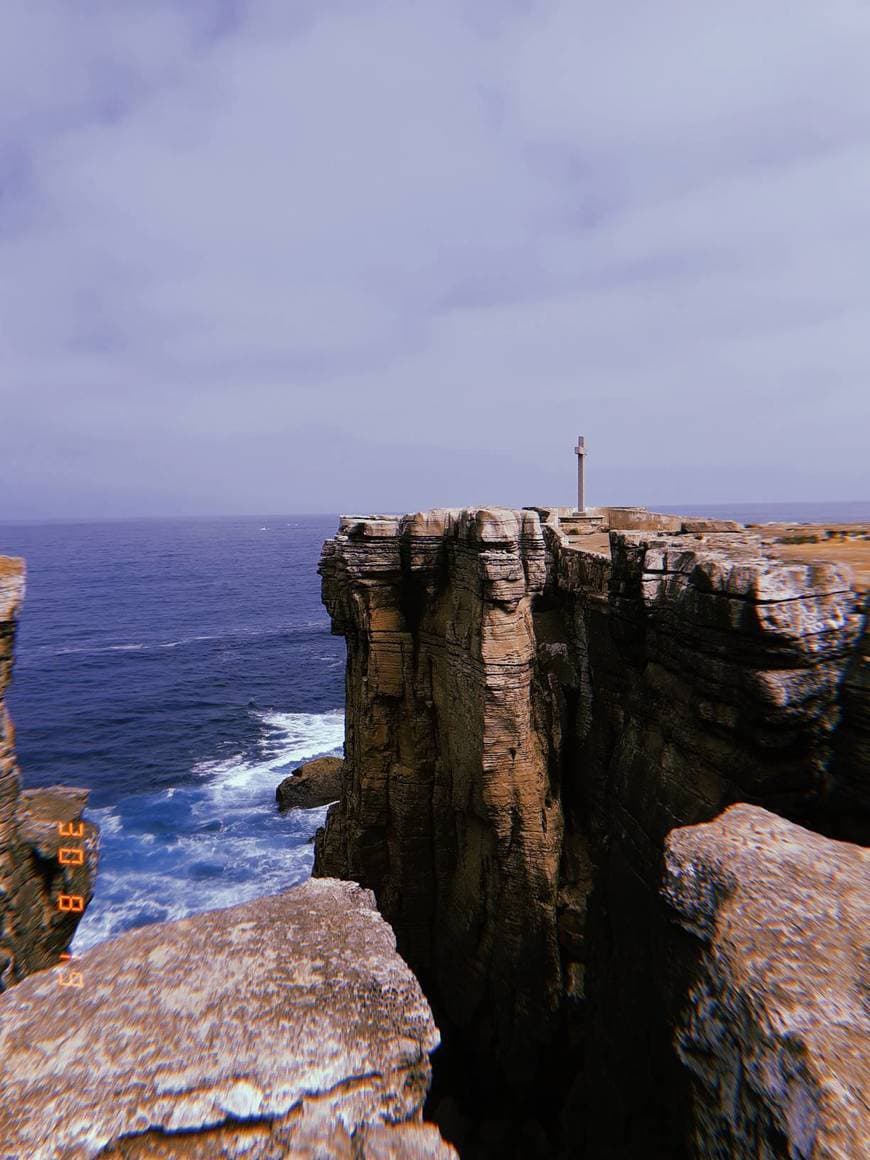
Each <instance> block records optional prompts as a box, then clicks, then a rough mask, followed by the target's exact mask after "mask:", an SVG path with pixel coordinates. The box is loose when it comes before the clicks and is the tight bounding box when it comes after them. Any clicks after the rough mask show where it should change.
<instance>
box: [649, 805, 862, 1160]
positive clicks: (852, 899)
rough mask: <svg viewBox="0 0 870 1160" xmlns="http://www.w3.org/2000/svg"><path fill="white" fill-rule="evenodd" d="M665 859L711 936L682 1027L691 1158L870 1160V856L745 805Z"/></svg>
mask: <svg viewBox="0 0 870 1160" xmlns="http://www.w3.org/2000/svg"><path fill="white" fill-rule="evenodd" d="M665 864H666V875H665V884H664V892H665V896H666V897H667V899H668V900H669V902H670V903H671V905H672V906H673V907H674V908H675V910H676V913H677V914H678V916H679V920H680V922H681V923H682V925H683V926H684V927H685V929H686V930H688V931H690V932H691V933H692V934H693V935H695V936H697V937H698V938H699V939H700V940H701V941H702V942H703V944H704V953H703V956H702V958H701V961H700V965H699V969H698V977H697V978H696V979H695V981H694V982H693V984H692V987H691V989H690V992H689V995H688V998H687V1002H686V1005H685V1007H684V1009H683V1010H682V1011H681V1013H680V1022H679V1025H678V1030H677V1043H678V1050H679V1055H680V1058H681V1059H682V1061H683V1062H684V1064H685V1065H686V1067H687V1068H688V1069H689V1071H690V1073H691V1075H692V1079H693V1101H692V1105H693V1116H694V1130H693V1136H692V1148H693V1154H694V1155H695V1156H698V1157H706V1156H716V1157H721V1158H723V1160H724V1158H726V1157H733V1158H734V1160H742V1158H743V1157H747V1156H753V1157H762V1158H768V1157H770V1158H771V1160H772V1158H773V1157H780V1156H782V1157H784V1156H789V1157H794V1158H795V1160H810V1158H812V1160H856V1158H857V1157H860V1156H867V1155H870V1002H868V1000H870V957H868V956H870V853H868V851H867V850H865V849H861V848H860V847H858V846H855V845H850V844H848V843H845V842H832V841H830V840H828V839H826V838H822V837H820V836H819V835H818V834H814V833H811V832H809V831H808V830H805V829H803V828H801V827H800V826H796V825H792V824H791V823H790V822H787V821H784V820H783V819H782V818H778V817H774V816H773V815H772V814H769V813H767V812H766V811H765V810H762V809H758V808H757V807H754V806H749V805H735V806H732V807H731V808H730V809H728V810H726V811H725V813H724V814H722V815H721V817H719V818H717V819H716V821H714V822H710V823H707V824H705V825H699V826H692V827H689V828H686V829H678V830H674V831H673V832H672V833H671V835H670V836H669V838H668V840H667V845H666V863H665Z"/></svg>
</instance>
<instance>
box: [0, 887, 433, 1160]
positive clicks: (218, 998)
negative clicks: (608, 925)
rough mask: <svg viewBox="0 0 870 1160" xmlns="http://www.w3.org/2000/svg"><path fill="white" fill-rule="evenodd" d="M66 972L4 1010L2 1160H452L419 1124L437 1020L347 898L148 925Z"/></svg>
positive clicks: (313, 897) (368, 916) (350, 890)
mask: <svg viewBox="0 0 870 1160" xmlns="http://www.w3.org/2000/svg"><path fill="white" fill-rule="evenodd" d="M74 967H75V970H74V971H72V970H61V969H58V970H52V971H45V972H42V973H40V974H39V975H35V976H33V977H31V978H29V979H27V980H25V981H24V982H23V983H21V984H19V985H18V986H17V987H15V988H14V989H13V990H12V991H10V992H9V994H7V995H4V996H3V997H2V998H0V1153H2V1155H3V1156H9V1157H13V1156H15V1157H24V1156H28V1157H33V1158H34V1160H48V1158H49V1157H53V1156H69V1157H79V1158H85V1157H92V1156H101V1157H103V1156H111V1157H125V1158H133V1157H142V1158H143V1160H144V1158H145V1157H148V1158H149V1160H150V1158H153V1157H173V1158H178V1157H202V1158H203V1160H205V1158H206V1157H208V1158H209V1160H210V1158H211V1157H214V1156H217V1155H220V1156H223V1157H227V1158H229V1157H235V1156H239V1157H241V1156H245V1157H250V1156H256V1157H260V1158H266V1157H275V1158H277V1157H285V1156H294V1157H299V1158H300V1160H301V1158H303V1157H315V1156H317V1157H331V1158H336V1160H340V1158H343V1157H347V1160H361V1158H364V1157H368V1158H369V1160H382V1158H383V1160H386V1158H387V1157H400V1156H401V1157H409V1158H412V1160H413V1158H415V1157H419V1158H421V1160H424V1158H426V1160H448V1158H449V1157H451V1156H455V1152H454V1151H453V1150H452V1148H450V1147H449V1146H447V1145H446V1144H445V1143H444V1142H443V1141H442V1140H441V1138H440V1136H439V1134H438V1132H437V1130H436V1129H435V1128H434V1127H432V1126H431V1125H427V1124H424V1123H423V1121H422V1112H421V1109H422V1105H423V1101H424V1099H425V1096H426V1092H427V1090H428V1086H429V1078H430V1062H429V1054H430V1053H431V1052H432V1051H433V1050H434V1049H435V1047H436V1046H437V1044H438V1032H437V1030H436V1027H435V1024H434V1023H433V1020H432V1015H431V1012H430V1010H429V1007H428V1004H427V1003H426V1000H425V999H424V997H423V994H422V992H421V990H420V987H419V984H418V983H417V981H416V979H415V978H414V976H413V975H412V974H411V972H410V971H409V969H408V968H407V966H406V965H405V963H404V962H403V961H402V960H401V959H400V958H399V956H398V955H397V954H396V950H395V939H394V937H393V935H392V932H391V931H390V929H389V927H388V926H387V925H386V923H385V922H384V921H383V919H382V918H381V917H380V916H379V914H378V913H377V911H376V909H375V907H374V899H373V897H372V896H371V894H370V893H369V892H368V891H366V890H362V889H360V888H359V887H358V886H355V885H353V884H351V883H347V882H334V881H328V880H325V881H317V882H309V883H306V884H305V885H303V886H300V887H297V888H296V889H295V890H291V891H289V892H287V893H286V894H281V895H276V896H273V897H268V898H260V899H257V900H256V901H254V902H250V903H245V904H244V905H241V906H235V907H231V908H229V909H226V910H219V911H211V912H207V913H205V914H200V915H197V916H195V917H193V918H188V919H183V920H181V921H179V922H173V923H166V924H160V925H155V926H148V927H144V928H142V929H139V930H136V931H133V932H132V933H129V934H126V935H123V936H121V937H120V938H118V939H115V940H113V941H110V942H106V943H102V944H100V945H99V946H97V947H95V948H94V949H92V950H90V951H88V952H87V953H86V954H84V955H83V956H82V957H81V959H79V960H76V962H75V964H74ZM64 980H65V981H64Z"/></svg>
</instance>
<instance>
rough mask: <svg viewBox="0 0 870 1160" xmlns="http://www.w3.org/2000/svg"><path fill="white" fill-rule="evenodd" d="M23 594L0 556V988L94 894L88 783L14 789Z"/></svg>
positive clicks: (26, 968) (57, 940)
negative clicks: (8, 699)
mask: <svg viewBox="0 0 870 1160" xmlns="http://www.w3.org/2000/svg"><path fill="white" fill-rule="evenodd" d="M23 596H24V565H23V562H22V561H21V560H15V559H10V558H9V557H6V556H0V991H3V990H4V989H5V988H7V987H9V986H10V985H11V984H12V983H15V982H17V981H18V980H20V979H23V978H24V977H25V976H26V975H29V974H30V973H31V972H33V971H37V970H40V969H42V968H44V967H48V966H51V965H52V964H53V963H56V962H57V961H58V958H59V956H60V955H61V953H63V952H64V951H65V950H66V948H67V947H68V946H69V943H70V941H71V939H72V937H73V934H74V933H75V929H76V926H77V925H78V923H79V921H80V919H81V916H82V913H83V910H84V908H85V907H86V906H87V904H88V902H89V901H90V899H91V896H92V893H93V885H94V879H95V876H96V867H97V852H98V833H97V828H96V827H95V826H94V825H92V824H91V823H90V822H85V821H83V819H82V810H83V809H84V806H85V803H86V802H87V797H88V793H87V790H83V789H73V788H66V787H60V786H55V787H52V788H50V789H40V790H24V791H22V789H21V778H20V774H19V771H18V766H17V763H16V760H15V731H14V728H13V725H12V719H11V718H10V716H9V712H8V710H7V708H6V703H5V693H6V689H7V687H8V685H9V681H10V678H11V675H12V662H13V647H14V642H15V627H16V618H17V615H18V611H19V608H20V605H21V601H22V599H23ZM61 850H68V851H72V852H71V853H64V854H61ZM61 858H64V859H69V860H70V861H68V862H67V863H66V864H64V865H62V864H61V862H60V859H61ZM61 907H69V909H61Z"/></svg>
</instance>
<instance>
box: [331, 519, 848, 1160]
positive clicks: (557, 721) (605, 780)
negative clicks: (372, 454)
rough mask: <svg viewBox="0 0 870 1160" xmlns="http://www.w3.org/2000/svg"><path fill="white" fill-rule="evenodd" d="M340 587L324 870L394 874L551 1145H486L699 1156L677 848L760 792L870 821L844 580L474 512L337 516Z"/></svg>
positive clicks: (727, 528)
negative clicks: (343, 649) (672, 841)
mask: <svg viewBox="0 0 870 1160" xmlns="http://www.w3.org/2000/svg"><path fill="white" fill-rule="evenodd" d="M608 529H609V531H608ZM321 574H322V577H323V598H324V602H325V604H326V606H327V608H328V609H329V612H330V614H331V616H332V621H333V628H334V630H335V631H336V632H339V633H342V634H343V635H344V636H345V637H346V640H347V681H346V688H347V705H346V712H347V718H346V720H347V725H346V766H345V774H344V789H343V794H342V799H341V801H340V802H339V804H338V805H336V806H334V807H333V808H332V810H331V811H330V814H329V817H328V820H327V825H326V827H325V830H324V831H322V832H321V834H320V835H319V837H318V841H317V846H316V860H315V873H317V874H331V875H336V876H340V877H348V878H351V879H354V880H357V881H359V882H362V883H363V884H364V885H366V886H369V887H371V888H372V889H373V890H374V891H375V893H376V895H377V898H378V902H379V905H380V907H381V909H382V911H383V913H384V914H385V916H386V917H387V918H388V920H389V921H390V922H391V923H392V925H393V926H394V929H395V930H396V933H397V937H398V939H399V947H400V950H401V951H402V953H403V954H404V955H405V956H406V957H407V958H408V961H409V963H410V964H411V965H412V967H413V968H414V970H415V971H416V972H417V973H418V974H419V976H420V978H421V980H422V981H423V984H424V987H425V989H426V993H427V995H429V997H430V999H431V1000H432V1002H433V1004H434V1006H435V1010H436V1014H437V1017H438V1020H439V1024H440V1025H441V1026H442V1028H443V1029H444V1030H445V1033H446V1036H447V1040H448V1043H449V1044H451V1045H453V1046H455V1047H456V1051H455V1053H454V1057H460V1058H461V1059H463V1060H473V1061H474V1062H473V1063H472V1065H471V1067H470V1068H469V1069H468V1072H467V1074H466V1075H465V1077H464V1079H463V1080H462V1081H461V1083H462V1084H464V1087H465V1089H466V1090H469V1091H472V1090H473V1091H475V1092H476V1093H477V1097H478V1098H482V1097H483V1096H485V1095H487V1093H488V1094H489V1096H491V1097H492V1098H493V1099H498V1098H500V1099H501V1105H502V1108H503V1109H504V1112H505V1115H506V1116H507V1117H508V1118H511V1117H514V1119H516V1117H519V1118H520V1119H523V1117H527V1118H528V1117H533V1118H535V1119H536V1120H537V1122H538V1123H543V1124H544V1125H545V1129H546V1131H547V1132H549V1133H551V1135H550V1138H549V1139H548V1140H547V1141H545V1142H543V1143H542V1144H541V1145H540V1146H539V1147H538V1148H537V1150H535V1149H533V1148H532V1147H531V1146H527V1145H525V1144H524V1145H522V1146H520V1145H519V1144H518V1143H517V1142H516V1140H515V1139H514V1140H513V1142H511V1136H512V1135H515V1133H513V1132H512V1129H507V1130H506V1134H505V1141H506V1142H504V1143H503V1144H502V1143H499V1144H498V1146H496V1147H494V1148H491V1149H490V1151H489V1154H491V1155H503V1156H508V1155H514V1154H516V1155H520V1154H522V1155H524V1157H527V1156H533V1155H540V1156H548V1157H552V1156H554V1155H557V1154H560V1153H559V1151H558V1149H559V1148H563V1149H564V1154H565V1155H571V1156H577V1155H583V1154H585V1155H588V1156H594V1157H595V1158H596V1160H604V1158H606V1157H611V1156H612V1157H625V1156H635V1155H644V1156H648V1157H656V1156H660V1157H668V1160H672V1158H673V1157H675V1156H679V1155H681V1154H682V1152H683V1150H684V1148H685V1146H686V1145H685V1122H684V1115H683V1109H682V1107H681V1106H680V1104H679V1100H677V1101H675V1100H674V1099H673V1093H674V1091H675V1090H676V1089H677V1088H678V1087H679V1085H680V1083H681V1080H680V1075H681V1074H682V1070H683V1069H682V1068H681V1065H680V1064H679V1061H678V1060H677V1059H676V1057H675V1056H674V1053H673V1048H672V1042H671V1040H672V1025H671V1022H670V1020H671V1015H672V1011H671V1005H670V1004H671V1001H672V999H673V996H674V993H675V988H677V989H678V983H677V981H676V980H675V974H674V969H673V962H672V960H674V961H676V959H680V962H681V963H682V961H683V960H682V959H681V958H680V956H681V954H682V950H680V952H679V954H678V953H677V952H676V951H675V950H674V948H673V947H672V945H671V942H672V939H673V929H672V924H670V923H669V921H668V918H667V913H666V908H665V906H664V904H663V903H662V901H661V899H660V898H659V894H658V888H659V882H660V874H661V861H662V856H663V848H664V841H665V838H666V836H667V834H668V833H669V831H670V830H672V829H673V828H674V827H675V826H682V825H687V824H694V823H698V822H706V821H709V820H710V819H711V818H713V817H715V816H716V815H717V814H718V813H719V812H720V811H721V810H722V809H724V808H725V807H727V806H728V805H730V804H732V803H733V802H735V801H741V800H747V801H753V802H756V803H759V804H761V805H764V806H766V807H768V808H770V809H772V810H775V811H776V812H778V813H781V814H784V815H787V816H789V817H791V818H793V819H796V820H799V821H801V822H803V823H805V824H808V825H811V826H813V827H816V828H819V829H825V830H827V831H828V832H830V833H837V832H838V829H837V827H838V825H840V824H842V822H843V820H844V819H846V818H849V819H850V825H851V826H852V831H851V833H850V834H849V835H848V836H849V837H859V836H860V835H862V834H863V835H865V836H866V834H867V817H868V814H867V796H866V784H867V771H866V766H865V767H864V768H862V767H861V762H862V753H863V752H864V741H863V738H864V733H863V732H862V730H863V729H864V726H865V723H866V720H867V719H868V712H867V692H868V688H867V684H866V683H865V682H863V681H862V679H861V677H860V675H856V657H857V655H858V649H859V644H858V642H859V640H860V639H861V636H862V632H863V626H864V624H865V623H866V612H865V609H864V605H863V603H862V596H861V594H860V593H859V592H858V591H857V588H856V585H855V582H854V577H853V575H852V573H851V572H850V570H849V568H848V567H845V566H841V565H840V564H838V563H837V562H836V561H831V560H824V561H816V560H809V561H800V560H790V559H782V558H779V557H777V555H776V554H775V552H773V551H772V550H769V549H768V546H767V545H766V544H765V542H764V540H763V537H762V536H761V535H760V534H756V533H752V532H748V531H746V530H745V529H740V528H739V526H736V525H733V524H727V523H726V524H723V523H721V522H711V521H698V520H690V519H685V518H682V517H673V516H668V517H657V516H656V515H655V513H645V512H642V511H640V510H639V509H600V510H599V509H595V510H590V511H587V512H586V513H585V514H584V515H583V516H577V515H576V514H571V513H565V512H561V511H559V510H558V509H535V510H523V511H509V510H505V509H468V510H445V511H433V512H423V513H415V514H413V515H409V516H404V517H402V518H396V517H392V518H390V517H383V516H380V517H377V518H371V519H367V518H365V517H346V518H343V519H342V521H341V524H340V527H339V532H338V534H337V536H336V537H335V538H334V539H333V540H331V541H329V542H327V544H326V545H325V546H324V550H323V556H322V559H321ZM835 807H836V808H835ZM686 937H688V936H686ZM683 965H684V966H685V969H686V970H687V971H688V970H689V967H690V966H691V963H690V962H689V960H688V959H687V960H686V962H685V963H684V964H683ZM681 969H682V968H681ZM460 1086H461V1085H460ZM490 1111H492V1113H493V1115H495V1116H497V1114H498V1109H497V1108H495V1107H493V1108H491V1109H490ZM499 1149H501V1151H499Z"/></svg>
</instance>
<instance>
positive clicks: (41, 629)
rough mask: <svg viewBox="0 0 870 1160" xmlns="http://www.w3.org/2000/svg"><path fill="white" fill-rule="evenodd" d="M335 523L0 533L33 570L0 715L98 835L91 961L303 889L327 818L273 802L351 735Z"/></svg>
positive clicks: (39, 781)
mask: <svg viewBox="0 0 870 1160" xmlns="http://www.w3.org/2000/svg"><path fill="white" fill-rule="evenodd" d="M336 524H337V520H336V518H335V517H323V516H321V517H307V518H306V517H299V516H282V517H280V518H278V517H270V518H247V519H212V520H204V519H201V520H173V521H151V520H141V521H130V522H124V523H91V524H85V523H82V524H70V523H68V524H41V525H28V526H25V525H5V526H2V527H0V553H4V554H12V555H21V556H24V557H25V558H26V560H27V569H28V577H27V596H26V599H25V602H24V609H23V615H22V617H21V622H20V626H19V635H18V641H17V647H16V665H15V674H14V682H13V686H12V690H11V693H10V697H9V704H10V708H11V711H12V715H13V718H14V720H15V723H16V727H17V745H18V754H19V758H20V763H21V767H22V770H23V774H24V781H25V784H26V785H29V786H38V785H51V784H56V783H62V784H66V785H82V786H87V787H88V788H89V789H90V790H91V798H90V806H89V810H88V813H89V815H90V816H91V817H92V818H93V819H94V820H95V821H97V822H98V823H99V824H100V827H101V829H102V849H101V864H100V870H99V874H98V879H97V890H96V895H95V898H94V901H93V902H92V904H91V906H90V907H89V908H88V911H87V913H86V915H85V918H84V920H83V921H82V923H81V925H80V927H79V932H78V934H77V936H76V942H75V950H77V951H81V950H84V949H86V948H87V947H88V946H91V945H92V944H93V943H95V942H98V941H100V940H101V939H103V938H106V937H108V936H110V935H114V934H118V933H120V932H121V931H123V930H126V929H129V928H131V927H134V926H139V925H142V924H143V923H145V922H153V921H158V920H163V919H168V918H178V917H182V916H183V915H185V914H189V913H193V912H195V911H198V910H204V909H207V908H209V907H214V906H227V905H230V904H232V903H234V902H240V901H244V900H247V899H249V898H252V897H255V896H256V895H258V894H266V893H271V892H273V891H276V890H280V889H282V888H285V887H287V886H290V885H293V884H294V883H296V882H298V881H300V880H302V879H303V878H305V877H307V875H308V874H309V873H310V868H311V860H312V847H311V845H310V843H309V839H310V837H311V835H312V833H313V832H314V830H315V829H316V827H317V825H319V824H320V823H321V821H322V819H323V816H324V813H325V810H317V811H292V812H291V813H289V814H287V815H284V816H281V815H279V814H278V813H277V811H276V809H275V786H276V785H277V784H278V782H279V781H280V780H281V778H282V777H284V776H286V774H287V773H288V772H289V771H290V770H291V769H293V768H294V767H295V766H296V765H298V764H299V763H300V762H301V761H302V760H303V759H306V758H309V757H314V756H316V755H319V754H326V753H337V752H340V748H341V745H342V742H343V737H344V717H343V712H342V706H343V703H344V685H343V670H344V642H343V641H342V640H341V639H340V638H337V637H333V636H331V635H330V631H329V618H328V616H327V614H326V612H325V610H324V609H323V607H322V605H321V602H320V581H319V577H318V576H317V573H316V567H317V560H318V557H319V554H320V547H321V544H322V543H323V540H324V539H326V538H327V537H328V536H329V535H331V534H332V533H333V532H334V531H335V528H336Z"/></svg>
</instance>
